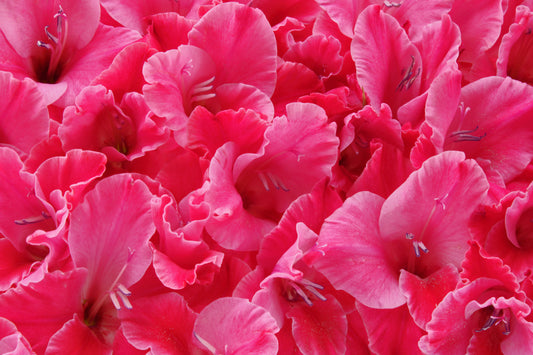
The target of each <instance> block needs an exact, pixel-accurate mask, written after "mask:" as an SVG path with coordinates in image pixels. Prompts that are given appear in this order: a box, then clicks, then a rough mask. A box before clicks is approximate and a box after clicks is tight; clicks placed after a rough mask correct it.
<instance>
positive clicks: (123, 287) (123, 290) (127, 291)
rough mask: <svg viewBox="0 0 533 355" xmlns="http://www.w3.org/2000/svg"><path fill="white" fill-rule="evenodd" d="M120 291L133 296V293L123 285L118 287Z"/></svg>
mask: <svg viewBox="0 0 533 355" xmlns="http://www.w3.org/2000/svg"><path fill="white" fill-rule="evenodd" d="M118 289H119V290H120V292H121V293H122V294H123V295H126V296H131V291H130V290H128V289H127V288H126V286H124V285H123V284H119V285H118Z"/></svg>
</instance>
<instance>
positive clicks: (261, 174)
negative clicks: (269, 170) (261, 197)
mask: <svg viewBox="0 0 533 355" xmlns="http://www.w3.org/2000/svg"><path fill="white" fill-rule="evenodd" d="M257 176H259V180H261V182H262V183H263V187H264V188H265V190H266V191H270V188H269V187H268V181H267V179H266V177H265V174H263V173H258V174H257Z"/></svg>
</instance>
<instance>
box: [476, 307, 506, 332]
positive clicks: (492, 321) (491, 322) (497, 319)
mask: <svg viewBox="0 0 533 355" xmlns="http://www.w3.org/2000/svg"><path fill="white" fill-rule="evenodd" d="M510 320H511V312H510V311H509V309H508V308H505V309H498V308H495V309H494V310H493V311H492V314H491V315H490V317H489V319H487V321H486V322H485V324H484V325H483V327H482V328H481V329H478V330H476V332H482V331H484V330H487V329H489V328H490V327H492V326H495V325H498V324H500V323H503V328H504V331H503V334H504V335H509V333H511V326H510Z"/></svg>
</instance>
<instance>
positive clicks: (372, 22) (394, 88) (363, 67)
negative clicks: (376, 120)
mask: <svg viewBox="0 0 533 355" xmlns="http://www.w3.org/2000/svg"><path fill="white" fill-rule="evenodd" d="M354 32H355V35H354V37H353V41H352V45H351V53H352V58H353V60H354V62H355V66H356V68H357V81H358V82H359V84H360V85H361V86H362V88H363V89H364V91H365V93H366V95H367V96H368V98H369V99H370V103H371V105H372V107H374V109H376V110H377V109H378V108H379V106H380V105H381V103H383V102H385V103H387V104H389V106H390V107H391V109H392V111H393V112H396V110H397V109H398V108H399V107H400V106H401V105H402V104H404V103H406V102H407V101H409V100H411V99H412V98H414V97H416V96H417V95H418V91H419V88H420V80H421V75H423V73H422V59H421V57H420V53H419V51H418V49H417V48H416V47H415V45H414V44H413V43H411V40H410V39H409V38H408V37H407V34H406V33H405V31H404V29H403V28H402V27H401V26H400V24H399V23H398V21H397V20H396V19H395V18H394V17H392V16H391V15H388V14H386V13H384V12H382V11H381V8H380V7H379V6H377V5H376V6H369V7H367V8H366V9H365V10H364V11H363V12H362V13H361V15H360V16H359V17H358V18H357V24H356V25H355V30H354Z"/></svg>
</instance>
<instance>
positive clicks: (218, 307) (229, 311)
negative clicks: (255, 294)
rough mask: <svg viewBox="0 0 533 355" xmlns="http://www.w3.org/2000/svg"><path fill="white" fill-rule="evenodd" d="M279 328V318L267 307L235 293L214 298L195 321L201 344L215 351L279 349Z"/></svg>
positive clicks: (274, 351)
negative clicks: (236, 296)
mask: <svg viewBox="0 0 533 355" xmlns="http://www.w3.org/2000/svg"><path fill="white" fill-rule="evenodd" d="M278 331H279V328H278V326H277V325H276V321H275V320H274V318H272V316H271V315H270V314H269V313H268V312H267V311H266V310H265V309H263V308H262V307H259V306H256V305H254V304H252V303H250V302H249V301H248V300H245V299H243V298H235V297H223V298H219V299H218V300H216V301H214V302H212V303H211V304H209V305H208V306H207V307H205V308H204V310H203V311H202V312H200V314H198V318H197V319H196V322H195V324H194V335H195V337H196V339H197V340H198V342H197V343H198V344H202V345H203V347H204V348H207V349H213V350H211V351H212V352H214V351H217V352H222V353H226V354H235V355H237V354H242V355H244V354H258V355H259V354H267V353H268V354H274V353H276V352H277V350H278V341H277V339H276V336H275V334H276V333H277V332H278ZM202 340H203V341H202ZM206 345H207V346H206ZM209 345H210V347H209Z"/></svg>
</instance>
